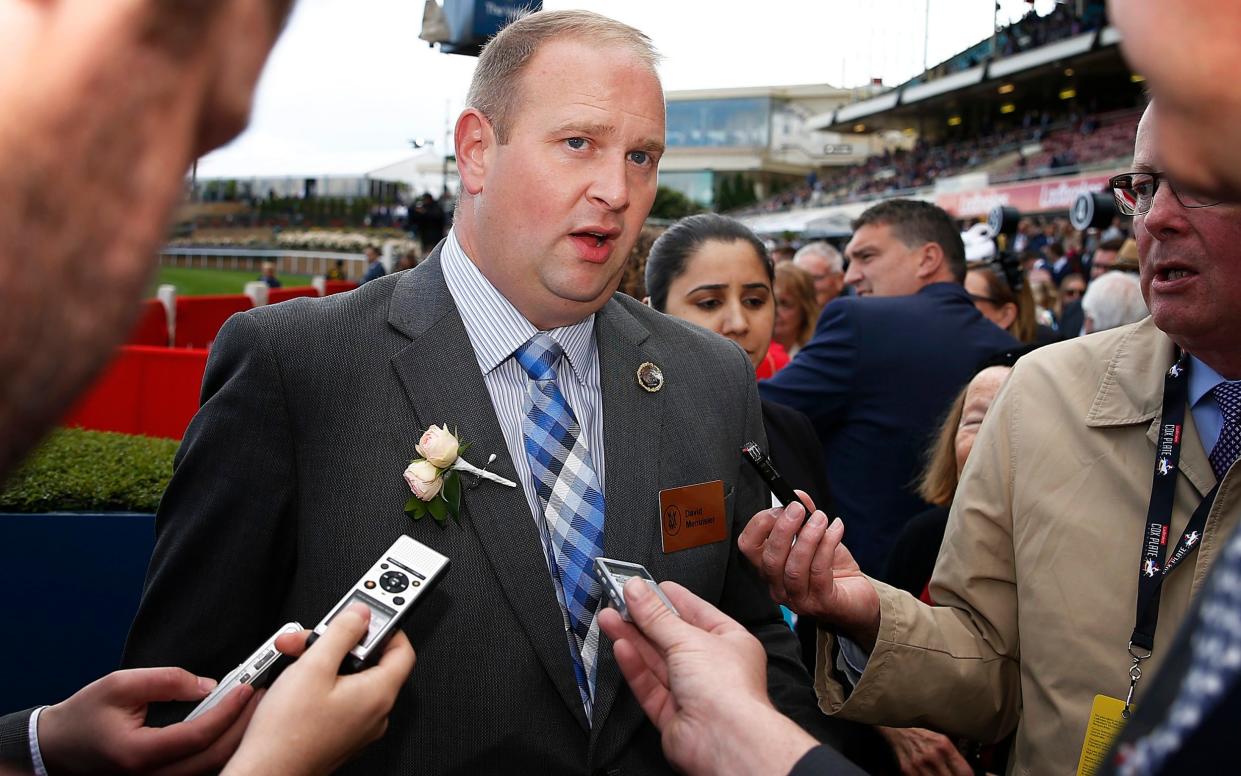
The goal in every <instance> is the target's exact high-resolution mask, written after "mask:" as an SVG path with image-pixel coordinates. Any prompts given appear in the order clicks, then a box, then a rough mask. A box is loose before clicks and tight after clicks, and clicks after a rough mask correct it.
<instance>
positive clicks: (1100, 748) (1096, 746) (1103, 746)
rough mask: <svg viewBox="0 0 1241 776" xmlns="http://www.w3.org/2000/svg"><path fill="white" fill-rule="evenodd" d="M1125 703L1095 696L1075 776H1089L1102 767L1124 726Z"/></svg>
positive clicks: (1104, 696) (1103, 696)
mask: <svg viewBox="0 0 1241 776" xmlns="http://www.w3.org/2000/svg"><path fill="white" fill-rule="evenodd" d="M1124 710H1125V702H1124V701H1122V700H1119V699H1117V698H1109V697H1108V696H1106V695H1096V696H1095V697H1094V703H1092V704H1091V705H1090V722H1088V723H1087V724H1086V738H1085V740H1084V741H1082V754H1081V757H1080V758H1079V759H1078V761H1077V776H1091V774H1093V773H1094V772H1095V771H1096V770H1098V769H1099V766H1101V765H1103V760H1104V758H1106V757H1107V752H1108V750H1109V749H1111V748H1112V741H1113V740H1115V738H1116V735H1117V734H1118V733H1120V731H1121V728H1123V727H1124V726H1125V718H1124V717H1123V716H1122V715H1121V712H1123V711H1124Z"/></svg>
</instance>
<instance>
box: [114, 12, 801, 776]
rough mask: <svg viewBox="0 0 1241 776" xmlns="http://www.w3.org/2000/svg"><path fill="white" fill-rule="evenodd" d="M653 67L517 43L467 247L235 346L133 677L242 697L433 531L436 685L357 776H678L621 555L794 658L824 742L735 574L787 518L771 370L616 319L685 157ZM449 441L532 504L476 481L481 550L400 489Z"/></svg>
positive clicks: (465, 210) (472, 198) (637, 56)
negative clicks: (777, 513) (184, 675)
mask: <svg viewBox="0 0 1241 776" xmlns="http://www.w3.org/2000/svg"><path fill="white" fill-rule="evenodd" d="M655 57H656V55H655V53H654V51H653V49H652V48H651V45H650V42H649V40H648V39H647V38H646V36H644V35H642V33H640V32H638V31H637V30H634V29H632V28H630V27H627V26H625V25H622V24H619V23H617V22H613V21H611V20H608V19H606V18H604V17H601V16H598V15H595V14H591V13H586V12H544V13H537V14H533V15H531V16H527V17H525V18H523V19H520V20H518V21H516V22H514V23H513V24H512V25H510V26H509V27H508V28H506V29H505V30H504V31H503V32H501V33H500V34H499V35H498V36H497V37H496V38H495V39H494V40H493V41H492V42H491V43H490V44H489V45H488V46H487V48H486V49H485V50H484V52H483V54H482V56H481V57H480V59H479V62H478V66H477V69H476V71H475V76H474V82H473V84H472V86H471V90H470V95H469V97H468V100H467V104H468V105H469V107H468V108H466V110H465V111H464V112H463V113H462V114H461V116H460V118H459V119H458V121H457V125H456V135H455V139H456V151H457V166H458V170H459V172H460V174H461V181H462V192H461V199H460V203H459V207H458V211H457V215H456V221H455V225H454V228H453V231H452V232H451V233H450V234H449V236H448V237H447V238H446V240H445V242H443V243H441V245H440V246H439V247H438V248H437V249H436V250H435V251H433V252H432V254H431V256H430V257H429V258H428V259H427V260H426V261H425V262H423V263H422V264H420V265H419V266H418V267H417V268H415V269H413V270H410V271H408V272H403V273H398V274H395V275H391V276H387V277H384V278H381V279H379V280H376V281H374V282H372V283H368V284H366V285H365V286H363V287H362V288H360V289H358V290H357V291H356V292H354V293H350V294H346V295H340V296H336V297H331V298H327V299H322V300H298V301H296V302H293V303H289V304H282V305H275V306H272V307H267V308H260V309H257V310H254V311H251V312H248V313H244V314H240V315H237V316H234V317H233V318H232V319H231V320H230V321H229V322H228V324H227V325H226V326H225V327H224V329H223V330H222V331H221V333H220V335H219V337H218V339H217V340H216V342H215V346H214V349H213V351H212V354H211V359H210V361H209V364H208V368H207V372H206V375H205V377H204V384H203V406H202V409H201V410H200V412H199V414H198V416H197V417H196V418H195V419H194V421H193V423H192V424H191V426H190V429H189V431H188V432H187V435H186V437H185V440H184V443H183V445H182V448H181V450H180V452H179V453H178V457H177V463H176V471H175V474H174V477H173V480H172V483H171V485H170V486H169V488H168V491H167V493H166V494H165V497H164V501H163V503H162V504H161V508H160V513H159V516H158V518H157V531H158V539H157V545H156V549H155V555H154V558H153V560H152V563H151V567H150V570H149V573H148V579H147V586H146V591H145V594H144V597H143V601H142V604H141V607H140V609H139V612H138V616H137V618H136V620H135V622H134V626H133V629H132V631H131V633H130V639H129V643H128V645H127V647H126V656H125V662H126V664H127V665H135V666H140V665H148V664H153V663H160V664H162V663H169V662H172V663H175V664H178V665H183V666H185V667H187V668H189V669H191V670H196V671H199V672H204V673H206V674H209V675H219V674H222V673H223V672H224V671H226V670H228V669H229V668H231V667H232V665H233V664H234V663H235V662H236V661H237V659H238V658H239V657H240V656H242V655H244V653H245V652H247V651H248V650H249V649H252V648H253V645H254V644H256V643H259V642H260V641H261V640H262V639H263V638H264V637H265V636H266V635H267V634H269V633H270V632H271V631H272V630H274V629H275V628H276V627H277V626H278V625H280V624H281V623H283V622H285V621H288V620H292V619H297V620H300V621H302V622H306V623H311V622H316V621H318V620H319V618H320V617H321V616H322V615H323V614H324V613H325V612H326V611H327V610H328V608H329V607H330V606H331V605H332V604H333V603H334V602H335V601H336V600H337V599H338V598H339V597H340V596H341V595H342V594H343V593H344V592H345V591H346V590H347V589H348V587H349V585H351V584H352V583H353V582H355V581H356V579H357V577H358V575H359V573H360V572H361V571H363V570H365V569H366V568H367V567H368V566H369V565H370V563H371V562H372V561H373V560H374V558H375V557H376V556H377V555H378V554H379V553H380V552H381V551H382V550H384V549H385V548H386V547H387V546H388V545H389V544H390V543H391V542H392V541H393V540H394V539H395V538H396V537H397V536H398V535H399V534H402V533H408V534H410V535H411V536H413V537H414V538H415V539H417V540H418V541H421V542H423V543H425V544H427V545H430V546H431V547H433V548H435V549H436V550H438V551H440V552H442V553H443V554H445V555H447V556H448V557H449V558H451V561H452V566H451V567H450V569H449V572H448V574H447V575H446V576H445V578H444V579H443V580H442V582H441V583H440V584H439V586H438V587H437V589H436V590H434V591H432V593H431V595H429V596H427V597H426V598H425V599H424V600H423V601H422V602H421V603H420V604H419V607H418V608H417V609H416V610H415V611H413V612H412V613H411V615H410V617H409V618H408V619H407V620H406V622H405V629H406V631H407V633H408V634H409V636H410V639H411V641H412V642H413V643H414V645H415V648H416V650H417V653H418V656H419V659H418V669H417V672H416V673H415V674H414V675H413V676H412V677H411V680H410V682H409V684H408V685H407V686H406V688H405V690H404V691H403V692H402V694H401V695H400V696H399V697H398V700H397V703H396V706H395V707H394V708H393V710H392V713H391V716H390V721H391V728H390V730H389V732H388V734H387V736H386V737H385V739H384V740H383V741H381V742H379V743H378V744H376V745H375V746H373V747H372V748H371V749H369V750H368V751H367V752H365V753H364V754H363V755H362V757H361V758H360V759H359V760H358V761H357V762H356V763H355V764H354V768H355V769H356V771H357V772H360V773H418V774H428V773H490V772H511V773H523V772H538V773H583V772H594V771H599V772H607V773H661V772H667V771H668V770H669V766H668V765H667V763H666V762H665V760H664V758H663V755H662V753H661V751H660V743H659V736H658V734H657V732H656V731H655V729H654V728H653V727H652V726H651V725H650V724H649V723H648V722H647V721H646V720H645V718H644V716H643V713H642V711H641V709H640V708H639V707H638V705H637V704H636V702H635V701H634V699H633V697H632V695H631V694H630V693H629V692H628V690H627V689H626V687H625V685H624V682H623V681H622V677H621V675H620V671H619V669H618V668H617V665H616V663H615V661H614V659H613V657H612V654H611V647H610V644H609V643H608V642H607V640H606V639H600V637H599V632H598V628H597V625H596V624H595V623H594V622H593V615H594V611H595V608H596V602H597V597H598V585H597V583H595V582H593V581H592V580H591V579H590V578H589V575H588V574H587V571H586V568H587V567H588V565H589V563H588V562H583V561H582V558H585V559H586V561H589V559H590V558H591V557H594V556H597V555H603V556H607V557H611V558H618V559H623V560H628V561H634V562H638V563H642V564H644V565H645V566H646V567H647V568H648V569H650V571H651V572H652V573H653V574H654V575H655V576H656V577H657V578H659V579H672V580H676V581H678V582H680V583H681V584H682V585H684V586H685V587H686V588H689V589H690V590H692V591H694V592H695V593H697V594H698V595H700V596H702V597H703V598H705V599H706V600H708V601H711V602H713V603H715V604H716V605H717V606H719V607H720V608H721V609H722V610H724V611H726V612H728V613H729V614H730V615H731V616H732V617H734V618H735V619H737V620H738V621H739V622H741V623H742V624H743V625H744V626H745V627H746V628H747V629H748V630H749V631H750V632H751V633H753V634H754V635H755V636H756V637H758V639H759V640H760V641H761V642H762V644H763V645H764V648H765V649H766V651H767V654H768V662H769V672H768V675H769V687H770V692H771V695H772V699H773V701H774V703H775V704H776V705H777V707H779V708H780V709H782V710H783V711H785V712H786V713H789V714H792V715H793V716H794V717H796V718H798V719H799V720H801V721H803V722H804V723H805V724H807V725H808V726H810V727H811V728H814V729H815V731H816V733H820V734H821V733H822V732H823V728H822V727H821V726H822V725H823V720H822V716H821V715H820V713H819V712H818V709H817V707H816V703H815V699H814V696H813V691H812V690H811V687H810V684H809V678H808V677H807V675H806V674H805V673H804V671H803V669H802V668H801V666H800V662H799V660H798V657H797V645H796V642H795V641H794V638H793V635H792V633H791V631H789V629H788V628H787V627H786V626H785V625H784V624H783V622H782V620H781V618H780V615H779V613H778V611H777V609H776V608H775V606H774V605H773V604H772V603H771V601H770V599H769V598H768V596H767V593H766V590H765V588H764V587H763V586H762V585H761V584H760V583H759V581H758V579H757V576H756V575H755V574H754V573H753V571H752V570H751V569H750V568H749V567H748V566H747V565H746V564H745V562H744V560H743V559H742V558H741V556H740V554H739V553H738V550H737V547H736V536H737V535H738V534H739V533H740V531H741V529H742V528H743V527H744V522H745V520H746V519H747V518H748V517H749V516H750V515H751V514H753V513H754V512H756V511H758V510H760V509H761V508H762V507H764V506H766V505H767V504H768V503H769V496H767V495H766V494H765V491H764V489H763V486H762V483H761V482H760V481H759V480H758V478H757V477H755V476H754V475H753V474H752V473H751V472H750V471H749V470H748V469H746V468H743V465H742V463H741V457H740V454H739V450H740V447H741V445H742V444H743V443H744V442H745V441H747V440H751V439H755V440H761V439H762V436H763V431H762V421H761V415H760V411H759V404H758V395H757V390H756V388H755V382H754V375H753V369H752V367H751V366H750V363H749V361H748V359H746V357H745V355H744V354H743V353H742V352H741V351H740V349H738V348H737V347H736V346H735V345H733V344H731V343H729V342H727V341H726V340H724V339H722V338H719V337H715V336H713V335H711V334H709V333H706V332H704V331H702V330H701V329H697V328H695V327H692V326H689V325H687V324H684V323H681V322H679V321H677V320H675V319H671V318H667V317H664V316H662V315H660V314H657V313H655V312H653V311H652V310H650V309H649V308H647V307H645V306H643V305H640V304H638V303H636V302H634V301H633V300H631V299H629V298H627V297H624V296H621V295H616V294H615V293H614V292H615V290H616V287H617V284H618V282H619V280H620V276H621V273H622V270H623V268H624V265H625V261H626V257H627V256H628V254H629V251H630V248H631V247H632V245H633V243H634V241H635V239H636V238H637V236H638V232H639V229H640V228H641V226H642V223H643V221H644V219H645V217H646V214H647V212H648V210H649V208H650V206H651V203H652V201H653V199H654V195H655V188H656V167H657V164H658V161H659V156H660V154H661V152H662V150H663V137H664V105H663V96H662V90H661V87H660V84H659V80H658V77H657V76H656V74H655V71H654V64H655ZM432 424H446V425H447V426H449V427H451V428H454V429H456V430H457V431H458V432H459V435H460V437H461V438H462V439H464V440H466V441H468V442H470V443H471V444H472V447H471V449H470V451H469V453H467V455H466V457H467V458H471V459H473V462H474V463H476V464H482V463H483V462H484V461H486V460H487V458H488V457H489V456H490V455H492V454H494V455H495V456H496V459H495V461H494V462H493V463H492V464H491V466H490V469H491V471H492V472H494V473H497V474H499V475H501V476H503V477H506V478H508V479H510V480H513V481H516V482H518V483H519V487H518V488H516V489H510V488H506V487H504V486H502V485H499V484H497V483H494V482H489V481H482V482H478V483H476V484H471V485H470V486H468V487H467V489H466V490H465V493H464V496H463V498H462V505H461V514H460V522H459V523H457V522H453V521H449V522H448V523H447V524H446V525H445V526H444V527H441V526H439V525H437V524H435V523H434V522H433V521H432V520H431V519H429V518H427V519H423V520H421V521H419V522H414V521H411V520H410V518H409V517H407V516H406V515H405V514H404V512H403V504H404V502H405V501H406V499H407V498H409V496H410V491H409V488H408V487H407V485H406V483H405V482H404V481H403V479H402V476H401V475H402V471H403V470H404V469H405V467H406V465H407V464H409V462H410V460H411V459H413V458H416V457H418V455H417V453H416V452H415V449H414V448H415V445H416V444H417V443H418V441H419V438H420V435H421V433H422V431H423V430H424V429H426V428H428V427H429V426H430V425H432ZM540 428H543V429H548V428H550V429H552V433H551V436H552V437H555V441H556V442H557V443H558V444H560V445H561V448H562V449H552V446H549V445H546V444H545V443H546V440H545V439H543V437H542V436H540V434H539V431H538V429H540ZM712 482H718V483H719V484H718V485H716V486H707V487H704V488H702V489H699V490H698V491H696V492H695V494H696V495H694V496H693V498H694V499H696V500H697V501H696V503H698V504H699V506H700V507H701V508H703V509H705V510H706V513H707V514H708V515H711V514H714V515H715V517H716V518H717V523H716V525H717V526H718V527H719V529H720V530H719V534H718V536H716V535H707V534H703V533H698V532H697V531H695V530H690V528H691V527H690V526H689V525H688V524H682V523H678V524H675V525H671V526H669V528H668V529H667V530H668V533H669V534H670V535H671V534H676V535H675V536H673V537H672V539H671V540H670V543H680V544H683V545H685V548H684V549H679V550H677V551H669V552H665V551H664V545H663V540H664V539H665V538H667V537H665V536H664V533H665V531H664V528H663V526H664V521H663V519H662V515H661V507H660V493H661V491H672V489H677V488H683V487H685V486H692V485H698V484H702V483H712ZM675 492H676V493H678V494H679V495H678V498H681V497H689V496H687V494H686V492H685V491H675ZM568 493H572V494H576V495H578V496H580V498H578V499H573V498H566V497H565V496H566V494H568ZM712 494H715V495H712ZM569 545H572V546H569ZM668 549H671V546H669V548H668Z"/></svg>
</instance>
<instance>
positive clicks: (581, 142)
mask: <svg viewBox="0 0 1241 776" xmlns="http://www.w3.org/2000/svg"><path fill="white" fill-rule="evenodd" d="M564 142H565V144H566V145H568V146H569V148H572V149H573V150H574V151H580V150H582V149H583V148H585V147H586V138H584V137H571V138H569V139H568V140H566V141H564Z"/></svg>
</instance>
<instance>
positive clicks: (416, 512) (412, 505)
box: [405, 496, 427, 520]
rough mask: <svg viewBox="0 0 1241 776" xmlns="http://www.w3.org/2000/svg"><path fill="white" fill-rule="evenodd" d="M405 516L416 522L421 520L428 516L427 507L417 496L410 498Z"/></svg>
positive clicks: (406, 504)
mask: <svg viewBox="0 0 1241 776" xmlns="http://www.w3.org/2000/svg"><path fill="white" fill-rule="evenodd" d="M405 514H407V515H409V516H410V517H412V518H413V519H415V520H421V519H422V518H424V517H426V515H427V505H426V503H425V502H423V501H420V500H419V499H418V497H417V496H410V497H409V501H406V502H405Z"/></svg>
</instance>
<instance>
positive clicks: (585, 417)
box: [438, 230, 607, 720]
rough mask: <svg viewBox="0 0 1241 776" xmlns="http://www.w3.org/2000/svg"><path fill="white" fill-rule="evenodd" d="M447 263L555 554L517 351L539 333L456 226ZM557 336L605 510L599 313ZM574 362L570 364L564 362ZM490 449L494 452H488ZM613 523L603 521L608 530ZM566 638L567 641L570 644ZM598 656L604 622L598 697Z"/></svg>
mask: <svg viewBox="0 0 1241 776" xmlns="http://www.w3.org/2000/svg"><path fill="white" fill-rule="evenodd" d="M440 266H441V268H442V269H443V271H444V281H445V282H446V283H447V285H448V291H449V293H451V294H452V298H453V302H455V303H456V305H457V310H458V312H460V314H461V322H462V323H463V324H464V325H465V331H466V334H467V335H468V336H469V338H470V345H471V346H473V348H474V356H475V358H477V359H478V368H479V369H480V370H481V371H482V373H483V382H484V383H485V384H486V386H487V393H488V394H490V396H491V405H492V406H493V407H494V408H495V411H496V417H497V418H498V419H499V421H500V430H501V431H503V432H504V443H505V445H506V446H507V447H508V453H509V456H510V457H511V458H512V459H513V466H514V468H515V469H516V470H517V480H518V482H520V483H521V484H522V489H523V490H524V491H525V494H526V502H527V503H528V504H529V505H530V513H531V514H532V515H533V517H534V522H535V525H536V526H538V529H539V538H540V540H541V541H542V543H543V557H544V558H547V559H550V557H551V554H550V550H551V547H550V538H549V534H548V530H547V525H546V522H545V521H544V517H543V506H542V504H540V503H539V497H538V494H537V493H536V492H535V483H534V475H533V474H531V471H530V461H529V459H528V458H527V457H526V448H525V443H524V441H523V439H522V433H521V424H522V421H523V420H524V419H525V417H526V402H527V399H526V396H527V394H526V385H527V383H529V382H530V378H529V377H528V376H527V375H526V372H525V370H524V369H522V368H521V365H520V364H518V363H517V359H516V358H513V353H514V351H516V350H517V348H519V347H521V346H522V345H523V344H525V343H526V341H527V340H529V339H530V338H531V337H533V336H534V335H535V334H537V333H538V329H536V328H535V327H534V325H533V324H531V323H530V322H529V321H527V320H526V319H525V317H524V316H523V315H522V314H521V313H520V312H518V311H517V308H516V307H513V305H512V303H511V302H509V301H508V300H507V299H505V298H504V295H503V294H501V293H500V292H499V291H498V290H497V289H496V287H495V286H493V285H492V284H491V282H490V281H489V280H487V278H486V277H484V276H483V273H482V272H480V271H479V269H478V267H477V266H475V264H474V261H473V260H472V259H471V258H470V257H468V256H466V255H465V251H464V250H463V249H462V247H461V244H460V243H459V242H457V235H456V232H455V231H453V230H450V231H449V232H448V237H447V239H446V240H445V242H444V247H443V249H441V251H440ZM547 334H548V335H550V336H551V338H552V339H554V340H555V341H556V343H557V344H559V345H560V347H561V348H563V349H564V355H563V356H562V357H561V359H560V362H559V363H558V364H556V376H557V383H558V384H559V385H560V390H561V391H562V392H563V393H564V396H565V399H566V400H567V401H568V402H569V406H570V407H572V409H573V414H574V415H575V416H576V417H577V422H578V425H579V426H580V427H581V432H582V433H581V440H582V442H583V443H584V444H585V445H586V447H587V449H589V450H590V455H591V461H592V462H593V463H594V466H595V474H596V475H597V476H598V478H599V488H600V490H602V491H603V493H604V514H605V515H606V514H607V506H606V505H607V489H606V483H605V482H604V478H603V472H604V465H603V394H602V393H601V392H600V387H599V352H598V349H597V348H596V347H595V316H594V314H591V315H590V316H589V317H587V318H586V319H585V320H582V321H579V322H578V323H575V324H573V325H572V326H562V327H561V328H558V329H552V330H550V331H548V332H547ZM566 360H567V361H568V362H569V367H570V368H569V369H565V368H564V362H565V361H566ZM438 422H449V423H451V422H452V418H442V419H440V421H438ZM489 452H490V451H489ZM606 531H607V524H606V520H605V523H604V532H605V535H606ZM548 563H549V566H548V573H549V574H550V575H551V581H552V584H553V586H554V587H555V588H556V598H557V599H558V600H559V601H560V615H561V619H562V620H563V621H564V628H565V636H566V639H569V640H572V639H573V634H572V632H571V631H570V628H569V615H568V610H567V608H566V607H565V602H564V592H563V591H562V590H561V589H560V584H559V581H558V579H557V576H556V572H555V570H554V569H552V568H551V565H550V564H551V561H550V560H548ZM566 643H567V642H566ZM598 654H599V623H598V620H593V621H592V622H591V625H590V632H589V633H588V634H587V636H586V642H585V644H584V645H583V646H582V665H583V667H584V668H585V669H586V676H587V677H589V684H590V695H591V699H592V702H593V698H594V693H595V674H596V667H597V659H598ZM590 706H591V704H590V703H587V704H586V718H587V719H588V720H589V719H590Z"/></svg>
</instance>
